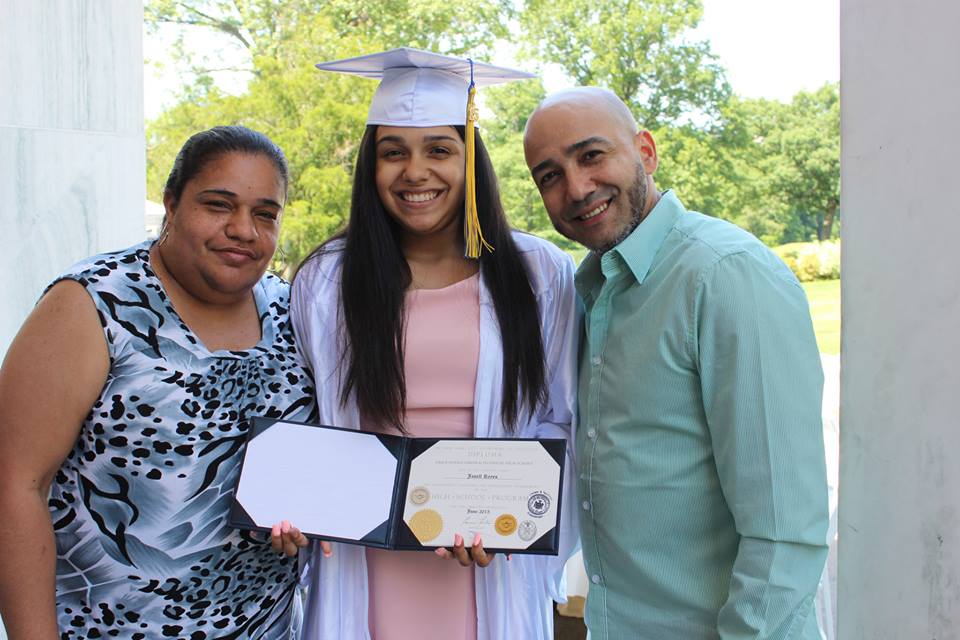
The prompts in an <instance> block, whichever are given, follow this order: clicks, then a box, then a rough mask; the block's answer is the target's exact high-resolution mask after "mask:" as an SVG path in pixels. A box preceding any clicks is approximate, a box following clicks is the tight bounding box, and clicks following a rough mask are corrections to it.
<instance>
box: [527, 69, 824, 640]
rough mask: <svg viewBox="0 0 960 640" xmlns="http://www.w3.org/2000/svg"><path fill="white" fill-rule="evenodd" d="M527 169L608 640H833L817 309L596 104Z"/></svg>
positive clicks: (543, 145) (557, 100) (597, 604)
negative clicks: (565, 244) (567, 340)
mask: <svg viewBox="0 0 960 640" xmlns="http://www.w3.org/2000/svg"><path fill="white" fill-rule="evenodd" d="M524 151H525V154H526V160H527V164H528V166H529V167H530V171H531V174H532V176H533V179H534V181H535V182H536V183H537V187H538V188H539V190H540V194H541V196H542V197H543V202H544V204H545V205H546V208H547V212H548V213H549V215H550V219H551V221H552V222H553V225H554V227H555V228H556V229H557V231H559V232H560V233H561V234H563V235H564V236H566V237H568V238H570V239H572V240H575V241H577V242H579V243H580V244H582V245H584V246H585V247H587V248H588V249H590V250H591V251H590V253H589V254H588V256H587V257H586V258H585V259H584V261H583V263H582V264H581V265H580V267H579V269H578V271H577V276H576V285H577V290H578V293H579V295H580V297H581V298H582V300H583V304H584V307H585V310H586V321H585V326H584V334H583V345H582V347H581V349H580V353H581V356H580V358H581V359H580V382H579V385H580V388H579V407H580V408H579V414H580V420H579V427H578V431H577V439H576V450H577V478H578V489H579V499H580V500H581V501H582V502H580V504H578V505H577V508H578V511H579V514H580V524H581V535H582V542H583V555H584V560H585V562H586V567H587V574H588V575H589V576H590V581H591V586H590V593H589V595H588V598H587V626H588V627H589V629H590V631H591V635H592V638H593V640H607V639H608V638H609V639H619V638H631V639H643V640H700V639H707V638H711V639H713V638H725V639H726V638H730V639H733V638H737V639H740V638H742V639H747V638H751V639H752V638H782V639H787V638H790V639H802V640H814V639H816V638H819V637H820V636H819V632H818V628H817V622H816V616H815V614H814V611H813V600H814V595H815V593H816V590H817V586H818V583H819V579H820V575H821V572H822V570H823V565H824V561H825V559H826V555H827V545H826V533H827V524H828V511H827V486H826V470H825V464H824V451H823V432H822V428H821V422H820V404H821V393H822V385H823V374H822V371H821V368H820V359H819V354H818V352H817V346H816V341H815V338H814V334H813V326H812V323H811V321H810V313H809V310H808V307H807V301H806V297H805V296H804V292H803V289H802V288H801V287H800V284H799V283H798V282H797V279H796V278H795V277H794V276H793V274H792V273H791V272H790V270H789V269H787V267H786V266H785V265H784V264H783V262H781V261H780V260H779V259H778V258H777V257H776V256H775V255H774V254H773V253H772V252H771V251H769V250H768V249H767V248H766V247H765V246H764V245H763V244H761V243H760V242H759V241H758V240H757V239H756V238H754V237H753V236H751V235H750V234H749V233H747V232H745V231H743V230H741V229H739V228H737V227H736V226H734V225H732V224H730V223H728V222H724V221H722V220H718V219H716V218H711V217H708V216H705V215H703V214H700V213H695V212H692V211H687V210H686V209H684V207H683V205H682V204H681V203H680V200H679V198H678V197H677V196H676V195H675V194H674V193H673V192H671V191H666V192H663V193H661V192H660V191H659V190H658V189H657V186H656V184H655V182H654V179H653V176H654V173H655V172H656V170H657V164H658V158H657V147H656V143H655V142H654V139H653V136H651V135H650V133H649V132H648V131H643V130H639V129H638V128H637V124H636V121H635V120H634V118H633V116H632V115H631V113H630V110H629V109H628V108H627V106H626V105H625V104H624V103H623V102H621V101H620V99H619V98H617V97H616V96H615V95H614V94H612V93H610V92H608V91H605V90H601V89H596V88H579V89H572V90H568V91H563V92H560V93H557V94H554V95H552V96H549V97H548V98H547V99H546V100H544V101H543V102H542V103H541V104H540V106H539V107H537V109H536V111H534V113H533V115H532V116H531V117H530V120H529V121H528V123H527V129H526V132H525V136H524Z"/></svg>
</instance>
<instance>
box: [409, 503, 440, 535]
mask: <svg viewBox="0 0 960 640" xmlns="http://www.w3.org/2000/svg"><path fill="white" fill-rule="evenodd" d="M408 524H409V525H410V531H412V532H413V535H415V536H416V537H417V540H419V541H420V542H430V541H431V540H433V539H434V538H436V537H437V536H438V535H440V532H441V531H442V530H443V518H441V517H440V514H439V513H437V512H436V511H434V510H433V509H420V511H417V512H416V513H415V514H413V515H412V516H410V522H409V523H408Z"/></svg>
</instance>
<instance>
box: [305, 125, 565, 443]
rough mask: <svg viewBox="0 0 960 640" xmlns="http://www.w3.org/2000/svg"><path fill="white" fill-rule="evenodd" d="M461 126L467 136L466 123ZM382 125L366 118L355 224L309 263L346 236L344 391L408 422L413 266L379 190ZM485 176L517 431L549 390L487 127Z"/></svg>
mask: <svg viewBox="0 0 960 640" xmlns="http://www.w3.org/2000/svg"><path fill="white" fill-rule="evenodd" d="M454 128H455V129H456V130H457V132H458V133H459V134H460V138H461V139H462V138H463V135H464V128H463V127H454ZM376 132H377V127H376V126H375V125H369V126H367V129H366V131H365V132H364V135H363V139H362V140H361V142H360V150H359V153H358V155H357V164H356V168H355V170H354V177H353V196H352V200H351V204H350V219H349V221H348V222H347V227H346V229H345V230H344V231H341V232H340V233H338V234H337V235H336V236H334V237H333V238H331V239H330V240H328V241H327V242H324V243H323V244H322V245H320V246H319V247H318V248H317V249H315V250H314V251H313V253H311V254H310V256H309V257H307V259H306V260H305V261H304V263H306V262H308V261H310V260H311V259H313V258H315V257H317V256H320V255H322V254H323V253H325V252H326V251H329V250H330V249H329V242H330V241H332V240H336V239H338V238H344V239H345V240H346V244H345V246H344V248H343V259H342V270H341V284H340V295H341V302H342V313H343V316H342V325H341V326H342V327H343V333H342V336H343V339H344V344H343V345H342V346H343V347H344V366H345V372H344V377H343V382H342V386H341V389H342V393H341V397H340V400H341V402H342V403H346V401H347V399H348V398H349V397H350V395H351V394H353V395H354V397H355V398H356V402H357V406H358V408H359V410H360V416H361V420H363V421H364V422H369V423H370V425H371V426H373V425H384V426H385V425H392V426H394V427H396V428H398V429H399V430H401V431H405V429H404V425H403V415H404V412H405V409H406V381H405V380H404V374H403V343H404V297H405V293H406V291H407V288H408V287H409V286H410V282H411V275H410V268H409V266H408V265H407V261H406V259H405V258H404V256H403V252H402V251H401V248H400V232H399V229H398V226H397V224H396V223H395V222H394V221H393V219H392V218H391V217H390V216H389V215H388V214H387V212H386V210H385V209H384V207H383V203H382V202H381V201H380V196H379V195H378V193H377V187H376V181H375V178H376V167H377V153H376ZM476 179H477V209H478V212H479V218H480V228H481V229H482V230H483V235H484V237H485V238H486V239H487V241H488V242H489V243H490V244H491V245H493V247H494V248H495V249H496V250H495V251H494V252H493V253H490V252H489V251H484V252H483V254H482V255H481V257H480V267H481V274H482V277H483V281H484V284H486V286H487V288H488V289H489V291H490V294H491V297H492V298H493V304H494V309H495V311H496V314H497V320H498V323H499V326H500V336H501V340H502V343H503V389H502V393H503V400H502V414H501V418H502V420H503V422H504V424H505V426H506V428H507V430H509V431H513V430H514V428H515V427H516V423H517V420H518V418H519V416H520V414H521V412H522V411H524V410H526V411H529V412H531V413H532V412H533V411H535V410H536V408H537V406H538V405H539V404H540V403H541V402H542V401H543V399H544V398H545V396H546V374H545V371H544V367H545V365H544V352H543V340H542V337H541V335H540V319H539V315H538V311H537V302H536V298H535V296H534V293H533V288H532V286H531V284H530V277H529V274H528V273H527V270H526V267H525V266H524V263H523V260H522V258H521V256H520V252H519V251H518V250H517V247H516V245H515V244H514V243H513V237H512V235H511V231H510V225H509V223H508V222H507V218H506V215H505V214H504V212H503V205H502V204H501V203H500V190H499V188H498V186H497V178H496V175H495V174H494V171H493V165H492V164H491V162H490V156H489V155H488V154H487V151H486V148H485V147H484V145H483V142H482V141H481V140H480V136H479V133H478V134H477V137H476ZM461 225H462V218H461ZM301 266H302V265H301Z"/></svg>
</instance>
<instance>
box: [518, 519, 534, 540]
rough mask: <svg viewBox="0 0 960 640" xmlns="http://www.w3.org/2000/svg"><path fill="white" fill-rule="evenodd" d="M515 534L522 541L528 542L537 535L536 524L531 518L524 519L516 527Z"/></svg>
mask: <svg viewBox="0 0 960 640" xmlns="http://www.w3.org/2000/svg"><path fill="white" fill-rule="evenodd" d="M517 535H518V536H520V539H521V540H523V541H524V542H530V541H531V540H533V539H534V538H535V537H536V536H537V525H536V523H535V522H534V521H533V520H524V521H523V522H521V523H520V526H519V527H518V528H517Z"/></svg>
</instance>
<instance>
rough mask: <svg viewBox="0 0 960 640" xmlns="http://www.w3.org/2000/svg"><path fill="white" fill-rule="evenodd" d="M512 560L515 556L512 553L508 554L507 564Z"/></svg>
mask: <svg viewBox="0 0 960 640" xmlns="http://www.w3.org/2000/svg"><path fill="white" fill-rule="evenodd" d="M511 558H513V554H512V553H508V554H507V562H510V559H511Z"/></svg>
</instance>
